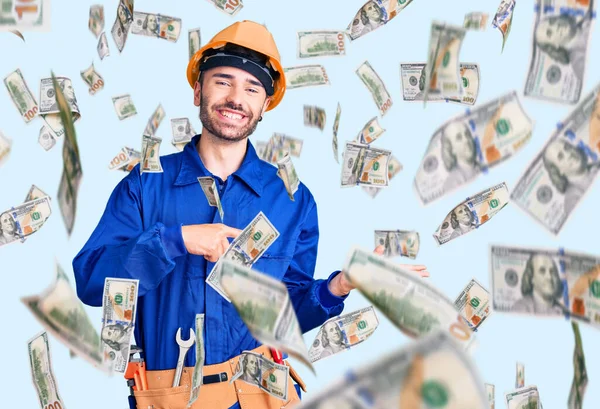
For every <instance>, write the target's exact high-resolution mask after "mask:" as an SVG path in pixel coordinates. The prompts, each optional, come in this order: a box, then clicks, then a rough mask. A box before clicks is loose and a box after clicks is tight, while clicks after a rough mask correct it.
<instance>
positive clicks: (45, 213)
mask: <svg viewBox="0 0 600 409" xmlns="http://www.w3.org/2000/svg"><path fill="white" fill-rule="evenodd" d="M51 214H52V209H51V207H50V197H48V196H43V197H40V198H37V199H32V200H29V201H26V202H25V203H23V204H20V205H18V206H16V207H13V208H11V209H9V210H6V211H5V212H4V213H1V214H0V222H1V223H0V226H1V227H0V247H2V246H4V245H6V244H9V243H13V242H15V241H17V240H21V241H22V242H23V241H25V239H26V238H27V237H28V236H31V235H32V234H33V233H35V232H36V231H38V230H40V229H41V228H42V226H43V225H44V224H45V223H46V220H48V218H49V217H50V215H51Z"/></svg>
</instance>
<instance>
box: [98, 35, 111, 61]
mask: <svg viewBox="0 0 600 409" xmlns="http://www.w3.org/2000/svg"><path fill="white" fill-rule="evenodd" d="M96 51H98V56H99V57H100V60H104V57H106V56H109V55H110V49H109V48H108V40H107V39H106V33H102V34H100V39H99V40H98V45H97V46H96Z"/></svg>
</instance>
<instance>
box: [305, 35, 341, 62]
mask: <svg viewBox="0 0 600 409" xmlns="http://www.w3.org/2000/svg"><path fill="white" fill-rule="evenodd" d="M297 36H298V37H297V39H298V43H297V45H298V58H311V57H324V56H332V55H346V46H345V38H344V33H343V32H341V31H336V30H333V31H332V30H328V31H327V30H321V31H298V32H297Z"/></svg>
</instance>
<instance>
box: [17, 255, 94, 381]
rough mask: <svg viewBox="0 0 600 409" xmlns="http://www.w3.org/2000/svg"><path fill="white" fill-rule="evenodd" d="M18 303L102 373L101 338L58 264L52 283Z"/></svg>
mask: <svg viewBox="0 0 600 409" xmlns="http://www.w3.org/2000/svg"><path fill="white" fill-rule="evenodd" d="M21 302H23V304H25V306H26V307H27V308H28V309H29V311H30V312H31V313H32V314H33V316H34V317H35V318H36V319H37V320H38V321H39V322H40V323H41V324H42V326H43V327H44V328H45V329H46V330H47V331H49V332H50V333H51V334H52V335H54V336H55V337H56V338H58V340H60V342H62V343H63V344H64V345H65V346H66V347H67V348H68V349H70V350H71V351H73V352H74V353H75V354H77V355H78V356H79V357H81V358H83V359H85V360H87V361H88V362H90V363H92V364H93V365H94V366H96V367H98V368H99V369H103V368H102V353H101V350H100V336H99V335H98V333H97V332H96V329H95V327H94V325H92V323H91V321H90V319H89V317H88V316H87V313H86V312H85V309H84V308H83V304H82V303H81V301H80V300H79V298H78V297H77V294H75V291H74V290H73V288H72V287H71V284H70V283H69V279H68V278H67V276H66V275H65V273H64V271H63V270H62V268H61V267H60V266H59V265H58V264H56V278H55V280H54V283H53V284H52V285H50V287H48V288H47V289H46V290H45V291H44V292H43V293H42V294H40V295H34V296H29V297H22V298H21Z"/></svg>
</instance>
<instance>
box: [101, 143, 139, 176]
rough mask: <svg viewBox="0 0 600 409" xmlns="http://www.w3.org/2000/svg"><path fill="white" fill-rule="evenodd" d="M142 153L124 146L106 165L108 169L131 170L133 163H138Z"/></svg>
mask: <svg viewBox="0 0 600 409" xmlns="http://www.w3.org/2000/svg"><path fill="white" fill-rule="evenodd" d="M141 158H142V154H141V153H140V152H138V151H136V150H135V149H131V148H128V147H124V148H123V149H121V151H120V152H119V153H118V154H117V156H115V157H114V158H113V160H111V161H110V164H109V165H108V169H109V170H115V169H116V170H122V171H124V172H131V171H132V170H133V168H134V167H135V165H137V164H138V163H140V160H141Z"/></svg>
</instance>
